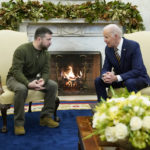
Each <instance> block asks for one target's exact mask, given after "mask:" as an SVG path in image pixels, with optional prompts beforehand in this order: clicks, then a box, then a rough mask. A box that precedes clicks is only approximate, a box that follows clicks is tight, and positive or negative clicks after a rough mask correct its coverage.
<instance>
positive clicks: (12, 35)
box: [0, 30, 59, 132]
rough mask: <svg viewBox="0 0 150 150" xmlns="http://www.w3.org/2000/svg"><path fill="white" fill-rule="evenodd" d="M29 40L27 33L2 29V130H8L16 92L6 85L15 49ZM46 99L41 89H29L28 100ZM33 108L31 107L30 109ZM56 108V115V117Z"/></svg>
mask: <svg viewBox="0 0 150 150" xmlns="http://www.w3.org/2000/svg"><path fill="white" fill-rule="evenodd" d="M26 42H28V37H27V34H26V33H22V32H16V31H10V30H0V43H1V44H0V56H1V58H0V76H1V83H2V89H3V92H1V95H0V109H1V115H2V119H3V127H2V132H6V131H7V109H8V108H10V105H11V104H13V97H14V92H12V91H10V90H8V88H7V86H6V77H7V73H8V70H9V68H10V66H11V64H12V57H13V53H14V51H15V49H16V48H17V47H18V46H19V45H21V44H23V43H26ZM42 99H44V93H43V92H40V91H34V90H29V92H28V97H27V99H26V102H27V103H28V102H33V101H39V100H42ZM56 102H57V104H56V110H57V107H58V105H59V102H58V99H57V101H56ZM30 110H31V109H30ZM56 110H55V114H54V115H55V117H56Z"/></svg>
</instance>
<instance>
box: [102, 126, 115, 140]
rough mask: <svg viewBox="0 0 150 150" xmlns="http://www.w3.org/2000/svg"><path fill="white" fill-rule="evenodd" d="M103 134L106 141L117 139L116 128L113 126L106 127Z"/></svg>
mask: <svg viewBox="0 0 150 150" xmlns="http://www.w3.org/2000/svg"><path fill="white" fill-rule="evenodd" d="M105 136H106V140H107V141H108V142H116V141H117V137H116V128H115V127H107V128H106V129H105Z"/></svg>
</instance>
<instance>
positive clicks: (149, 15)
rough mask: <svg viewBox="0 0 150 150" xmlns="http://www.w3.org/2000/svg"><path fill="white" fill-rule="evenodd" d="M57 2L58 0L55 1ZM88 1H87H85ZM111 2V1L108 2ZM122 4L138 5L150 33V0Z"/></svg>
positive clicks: (131, 0)
mask: <svg viewBox="0 0 150 150" xmlns="http://www.w3.org/2000/svg"><path fill="white" fill-rule="evenodd" d="M2 1H3V2H4V1H5V2H6V1H9V0H0V2H2ZM24 1H28V0H24ZM39 1H40V2H42V1H43V0H39ZM45 1H52V0H45ZM54 1H55V2H56V1H58V0H54ZM60 1H61V2H63V0H60ZM67 1H69V2H70V1H71V0H67ZM72 1H73V2H75V1H76V0H72ZM85 1H86V0H85ZM106 1H107V2H108V1H111V0H106ZM120 1H122V2H125V3H127V2H131V3H132V4H133V5H137V6H138V10H139V11H140V13H141V16H142V18H143V22H144V25H145V28H146V30H147V31H150V0H120ZM80 2H84V0H81V1H80Z"/></svg>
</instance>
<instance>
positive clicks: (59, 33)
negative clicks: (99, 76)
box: [19, 19, 118, 55]
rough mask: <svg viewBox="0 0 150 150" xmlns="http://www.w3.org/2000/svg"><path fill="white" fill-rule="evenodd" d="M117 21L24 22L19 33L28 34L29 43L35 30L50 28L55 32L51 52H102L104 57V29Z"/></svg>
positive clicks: (51, 20) (56, 20) (57, 20)
mask: <svg viewBox="0 0 150 150" xmlns="http://www.w3.org/2000/svg"><path fill="white" fill-rule="evenodd" d="M110 23H115V24H118V22H116V21H102V20H99V21H95V22H93V23H92V24H90V23H87V22H85V20H84V19H73V20H70V19H50V20H39V21H38V22H33V21H29V20H24V21H23V22H22V23H21V24H20V28H19V31H21V32H27V34H28V37H29V41H32V40H33V36H34V32H35V30H36V29H37V28H38V27H40V26H45V27H48V28H49V29H51V30H52V32H53V40H52V45H51V47H50V48H49V51H100V52H101V53H102V55H103V53H104V48H105V43H104V41H103V36H102V29H103V27H104V26H105V25H107V24H110Z"/></svg>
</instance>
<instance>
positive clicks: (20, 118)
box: [7, 77, 58, 126]
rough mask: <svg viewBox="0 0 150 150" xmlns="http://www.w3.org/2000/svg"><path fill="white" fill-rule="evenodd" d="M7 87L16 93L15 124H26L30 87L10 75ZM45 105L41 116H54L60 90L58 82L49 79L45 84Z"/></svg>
mask: <svg viewBox="0 0 150 150" xmlns="http://www.w3.org/2000/svg"><path fill="white" fill-rule="evenodd" d="M7 87H8V88H9V89H10V90H12V91H14V92H15V95H14V125H15V126H24V122H25V116H24V104H25V100H26V98H27V95H28V88H27V87H26V86H25V85H24V84H22V83H20V82H18V81H16V80H15V78H13V77H10V78H9V79H8V80H7ZM45 88H46V89H45V90H43V92H44V93H45V97H44V106H43V108H42V111H41V114H40V117H41V118H42V117H45V116H47V117H52V115H53V113H54V109H55V99H56V93H57V90H58V86H57V83H56V82H55V81H52V80H48V82H47V83H46V85H45Z"/></svg>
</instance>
